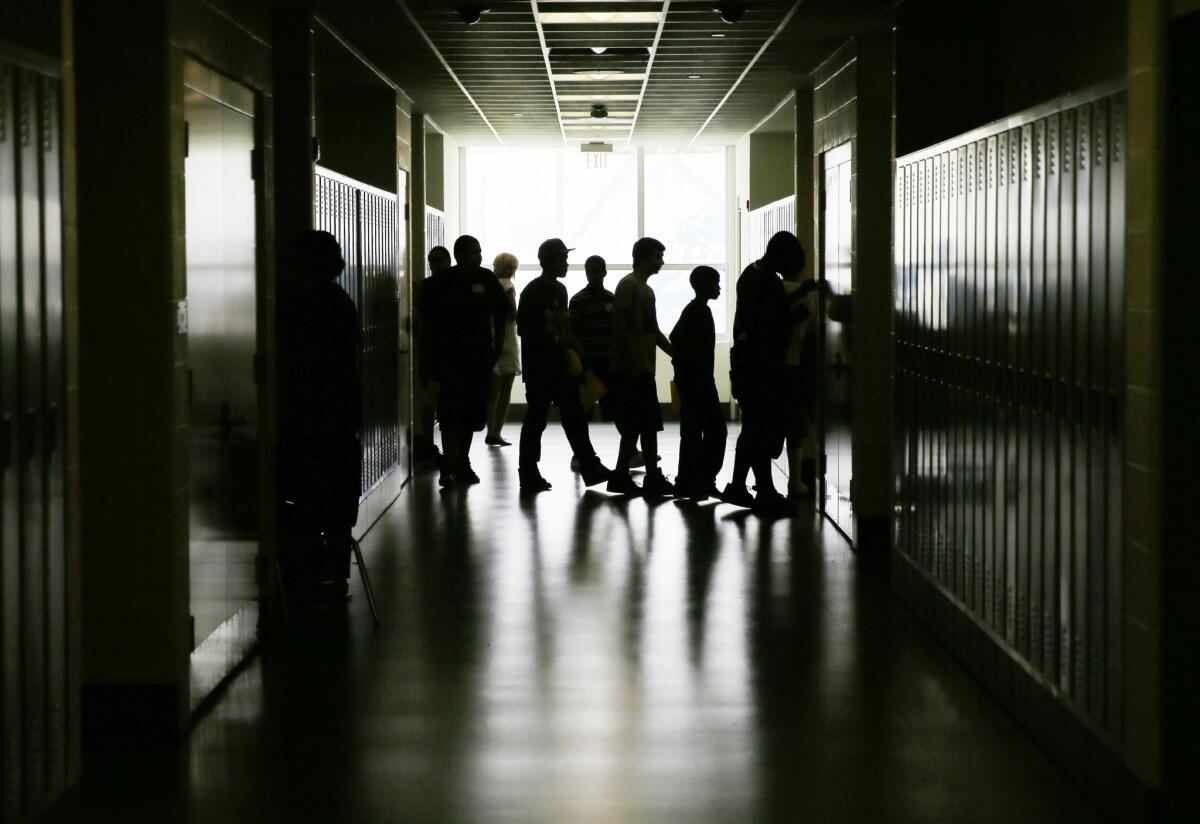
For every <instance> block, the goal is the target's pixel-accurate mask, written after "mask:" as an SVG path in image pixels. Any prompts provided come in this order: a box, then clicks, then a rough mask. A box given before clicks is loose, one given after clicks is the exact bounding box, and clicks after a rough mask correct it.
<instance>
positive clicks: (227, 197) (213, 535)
mask: <svg viewBox="0 0 1200 824" xmlns="http://www.w3.org/2000/svg"><path fill="white" fill-rule="evenodd" d="M187 78H188V80H187V82H188V85H187V86H186V87H185V90H184V92H185V93H184V116H185V118H186V120H187V142H188V147H187V159H186V161H185V167H184V173H185V176H186V178H185V187H186V193H187V194H186V208H187V296H188V298H187V300H188V304H187V335H188V346H187V360H188V387H189V388H188V403H189V406H188V409H189V415H188V418H189V438H188V459H189V462H190V471H189V482H190V529H191V532H190V544H191V547H190V549H191V552H190V560H191V563H190V572H191V610H192V620H193V624H194V631H193V645H194V646H198V645H200V644H201V643H203V641H204V640H205V639H206V638H207V637H209V636H210V635H211V634H212V633H213V632H214V631H215V630H217V629H218V627H221V626H222V625H223V624H225V623H226V622H227V621H229V620H230V619H231V618H233V617H234V616H235V615H237V614H238V613H239V612H241V611H242V610H243V609H246V608H248V607H253V605H254V604H255V599H256V598H257V596H258V590H257V586H256V584H255V575H254V568H255V558H256V556H257V554H258V529H259V517H258V388H257V385H256V383H255V352H256V346H257V288H256V250H255V244H256V226H255V215H256V211H255V192H254V179H253V174H252V172H253V169H252V157H253V150H254V118H253V110H254V109H253V106H254V101H253V95H252V94H251V93H250V92H249V90H247V89H244V88H242V87H241V86H238V85H237V84H234V83H232V82H230V81H228V80H225V79H223V78H220V77H218V76H216V75H215V74H214V73H212V72H210V71H208V70H206V69H202V68H201V67H199V66H197V65H195V64H190V63H189V66H188V73H187ZM247 624H248V625H249V627H253V624H254V622H253V621H240V622H239V626H240V627H241V631H244V630H245V629H246V626H245V625H247ZM231 627H233V625H231ZM235 663H236V662H235ZM202 689H203V688H202Z"/></svg>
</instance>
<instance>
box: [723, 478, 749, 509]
mask: <svg viewBox="0 0 1200 824" xmlns="http://www.w3.org/2000/svg"><path fill="white" fill-rule="evenodd" d="M720 498H721V500H722V501H724V502H725V503H727V504H733V505H734V506H740V507H745V508H746V509H749V508H750V507H752V506H754V499H753V498H752V497H750V493H749V492H747V491H746V487H744V486H734V485H733V484H731V483H730V484H726V485H725V491H724V492H722V493H721V495H720Z"/></svg>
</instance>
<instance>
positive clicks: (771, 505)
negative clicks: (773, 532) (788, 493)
mask: <svg viewBox="0 0 1200 824" xmlns="http://www.w3.org/2000/svg"><path fill="white" fill-rule="evenodd" d="M753 509H754V514H756V515H758V516H760V517H765V518H783V517H787V516H789V515H791V514H792V512H793V510H794V509H795V507H794V505H793V503H792V502H791V501H789V500H788V499H787V498H785V497H783V496H782V495H780V494H779V493H778V492H776V491H775V490H773V489H771V490H763V491H762V492H759V493H758V494H757V495H755V496H754V506H753Z"/></svg>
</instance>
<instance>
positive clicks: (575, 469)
mask: <svg viewBox="0 0 1200 824" xmlns="http://www.w3.org/2000/svg"><path fill="white" fill-rule="evenodd" d="M571 471H572V472H578V471H579V459H578V458H571Z"/></svg>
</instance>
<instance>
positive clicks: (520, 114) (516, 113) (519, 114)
mask: <svg viewBox="0 0 1200 824" xmlns="http://www.w3.org/2000/svg"><path fill="white" fill-rule="evenodd" d="M524 116H525V115H524V113H523V112H513V117H524Z"/></svg>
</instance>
